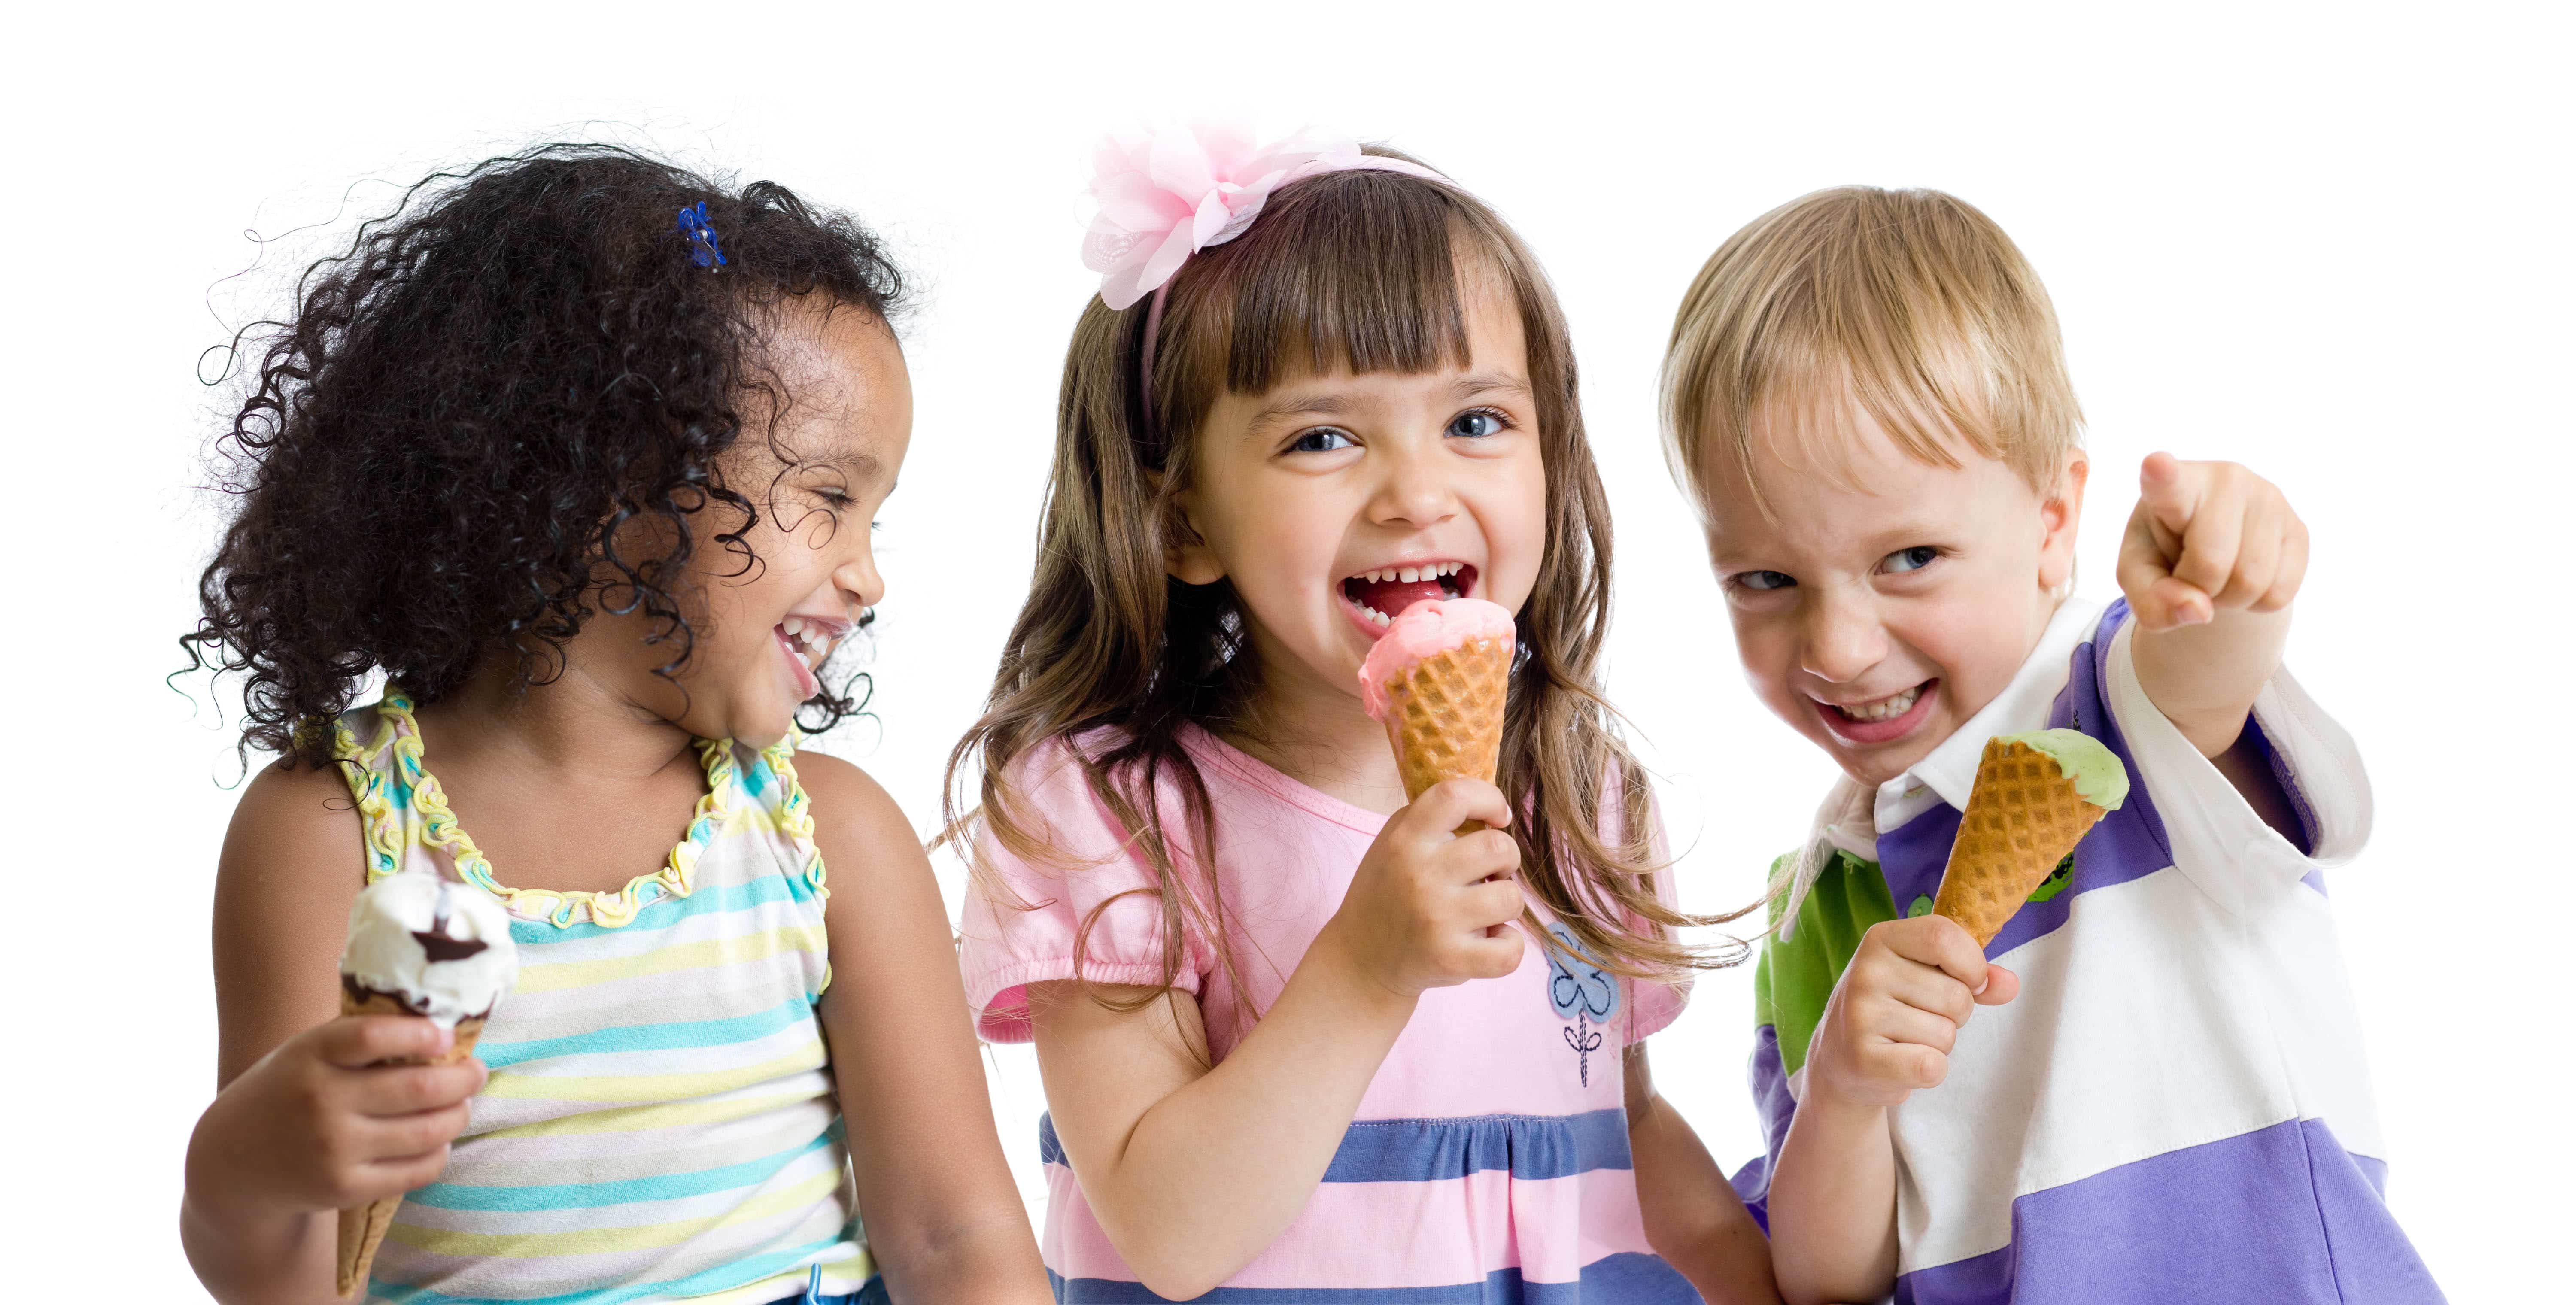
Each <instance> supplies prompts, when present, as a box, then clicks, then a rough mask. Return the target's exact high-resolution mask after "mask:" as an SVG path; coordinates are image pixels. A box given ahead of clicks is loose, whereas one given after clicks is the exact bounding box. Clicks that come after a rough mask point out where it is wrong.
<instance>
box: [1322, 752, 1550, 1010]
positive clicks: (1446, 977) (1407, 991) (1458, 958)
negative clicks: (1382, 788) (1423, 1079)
mask: <svg viewBox="0 0 2576 1305" xmlns="http://www.w3.org/2000/svg"><path fill="white" fill-rule="evenodd" d="M1470 820H1480V821H1483V822H1484V823H1485V824H1486V825H1487V826H1488V828H1485V829H1480V830H1478V831H1476V832H1475V833H1472V834H1468V835H1466V836H1464V837H1453V836H1452V834H1451V831H1452V830H1455V829H1456V828H1457V827H1458V826H1460V825H1461V824H1464V823H1466V822H1467V821H1470ZM1511 820H1512V812H1511V807H1510V804H1508V803H1506V802H1504V801H1503V794H1502V790H1500V789H1498V788H1495V787H1494V786H1493V785H1491V784H1488V783H1486V782H1484V781H1483V780H1476V779H1451V780H1443V781H1441V782H1440V783H1438V784H1435V785H1433V786H1432V787H1430V788H1429V789H1426V790H1424V791H1423V794H1422V796H1421V797H1420V798H1418V799H1416V800H1415V801H1414V803H1413V804H1412V805H1411V806H1408V807H1406V808H1405V809H1403V810H1402V811H1398V812H1396V813H1395V814H1394V815H1393V816H1390V817H1388V818H1387V822H1386V828H1384V829H1382V830H1380V831H1378V836H1377V842H1376V843H1375V844H1373V845H1371V846H1370V848H1369V850H1368V855H1367V856H1364V857H1362V858H1360V868H1359V870H1358V871H1357V872H1356V873H1355V874H1354V875H1353V876H1352V878H1351V887H1350V891H1349V892H1347V893H1345V894H1343V896H1342V906H1341V909H1340V910H1339V911H1336V912H1334V914H1333V918H1332V920H1331V922H1330V923H1328V924H1326V925H1325V926H1324V935H1325V936H1324V938H1319V939H1318V940H1317V941H1318V943H1322V942H1324V941H1326V940H1327V939H1329V940H1332V941H1334V942H1337V943H1338V944H1339V945H1340V947H1341V949H1342V953H1343V954H1344V955H1346V956H1347V957H1348V958H1349V959H1350V961H1351V962H1352V963H1353V964H1354V965H1355V966H1356V967H1357V968H1358V969H1359V970H1360V972H1361V973H1362V974H1363V975H1364V976H1365V977H1366V978H1368V979H1369V980H1371V981H1373V982H1375V983H1377V984H1379V985H1380V986H1382V987H1384V988H1386V989H1387V990H1388V991H1389V992H1392V993H1394V994H1395V995H1397V996H1399V997H1403V998H1406V999H1408V1000H1409V999H1411V998H1414V997H1418V996H1420V995H1422V992H1423V990H1424V989H1427V988H1442V987H1447V986H1449V985H1451V984H1458V983H1464V982H1466V981H1467V980H1469V979H1495V978H1500V977H1502V976H1503V975H1506V974H1509V973H1511V972H1512V971H1513V970H1514V969H1517V968H1519V966H1520V963H1521V937H1520V931H1519V930H1517V929H1511V928H1506V927H1504V926H1507V925H1509V924H1510V923H1511V922H1512V921H1514V920H1517V919H1519V918H1520V915H1521V886H1520V882H1519V879H1518V871H1519V870H1520V862H1521V857H1520V848H1519V846H1518V845H1517V844H1515V843H1514V842H1512V836H1511V835H1510V834H1507V833H1505V832H1503V831H1504V829H1505V828H1507V827H1508V826H1509V825H1510V824H1511Z"/></svg>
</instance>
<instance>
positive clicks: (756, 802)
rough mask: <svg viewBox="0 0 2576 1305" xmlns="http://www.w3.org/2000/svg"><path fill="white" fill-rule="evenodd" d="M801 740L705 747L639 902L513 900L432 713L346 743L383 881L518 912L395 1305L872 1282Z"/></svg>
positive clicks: (705, 1293)
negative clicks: (677, 831) (495, 996)
mask: <svg viewBox="0 0 2576 1305" xmlns="http://www.w3.org/2000/svg"><path fill="white" fill-rule="evenodd" d="M793 753H794V747H793V745H792V744H790V743H782V744H779V745H777V746H773V747H769V748H763V749H758V750H754V749H751V748H748V747H742V746H738V745H736V744H734V743H732V742H730V741H726V740H709V741H703V742H701V743H700V744H699V755H700V759H701V761H702V762H703V763H704V765H705V767H706V773H707V791H706V795H705V796H704V797H703V798H701V799H700V800H699V803H698V808H697V813H696V816H695V818H694V819H693V820H691V822H690V824H689V827H688V832H687V834H686V835H685V836H684V837H683V839H682V841H681V842H680V844H679V846H677V847H674V848H673V849H671V854H670V857H669V859H668V861H667V862H666V863H665V864H664V865H663V866H662V867H661V868H660V869H658V870H656V871H654V872H653V873H650V874H644V875H638V876H637V877H636V878H635V879H634V880H633V881H631V882H630V883H628V884H627V885H626V887H625V888H624V889H623V890H621V891H618V892H613V893H603V892H571V893H564V892H552V891H548V890H544V889H513V888H508V887H504V886H503V885H502V884H501V882H500V881H499V880H498V879H497V878H496V877H495V871H494V869H493V866H492V864H491V862H490V861H488V860H487V859H485V857H484V856H483V854H482V852H481V851H479V850H477V849H476V847H475V846H474V840H473V839H471V838H469V837H467V836H466V833H465V830H464V829H463V828H462V827H460V826H459V824H458V822H457V817H456V814H455V813H454V812H453V811H450V810H449V809H448V806H447V798H446V794H445V793H444V792H442V791H441V790H440V788H439V784H438V780H437V779H436V777H434V776H432V775H431V774H430V773H429V771H428V770H427V769H426V768H425V767H424V766H423V764H422V761H421V736H420V727H419V724H418V722H417V721H416V720H415V719H414V718H413V716H412V713H411V703H410V701H409V700H408V699H406V698H405V697H404V696H403V695H402V694H401V693H400V692H399V691H398V690H394V689H388V690H387V691H386V693H385V697H384V701H382V702H380V703H378V704H376V705H374V706H370V707H360V708H357V709H355V710H353V711H350V712H349V713H347V714H346V715H344V716H342V717H341V718H340V720H339V722H338V728H337V738H336V743H335V754H336V755H337V756H338V758H339V759H340V761H341V762H342V763H343V765H342V769H343V771H344V772H345V773H346V775H347V778H348V780H349V788H350V792H351V793H352V794H354V795H355V797H356V799H357V806H358V813H359V818H360V820H361V821H362V822H363V826H364V829H365V833H366V861H367V867H366V874H367V880H368V882H370V883H372V882H374V881H376V880H378V879H382V878H384V877H385V876H387V875H391V874H395V873H397V872H399V871H401V870H403V869H405V868H427V869H431V870H433V871H435V872H437V873H440V874H443V875H446V876H447V877H449V878H451V879H454V880H457V881H460V882H462V883H465V884H468V885H471V886H473V887H475V888H478V889H480V890H482V891H484V892H487V893H490V894H492V896H493V897H494V898H495V899H496V900H498V901H499V902H500V903H501V905H502V907H503V908H504V909H505V910H507V911H508V912H509V913H510V916H511V924H510V937H511V940H512V941H514V942H516V943H517V944H518V948H519V958H520V966H519V981H518V986H517V987H516V988H514V989H513V990H512V991H511V992H510V994H509V995H508V996H506V997H504V998H503V999H502V1000H501V1003H500V1005H499V1006H498V1007H497V1008H496V1009H495V1010H494V1011H493V1012H492V1017H491V1019H490V1021H489V1022H487V1023H486V1024H485V1025H484V1029H483V1035H482V1040H481V1041H480V1042H479V1043H478V1044H477V1046H476V1048H475V1055H477V1056H478V1057H480V1058H481V1059H482V1061H483V1063H484V1064H485V1065H487V1066H488V1067H490V1069H491V1079H490V1081H489V1082H488V1083H486V1084H485V1086H484V1088H483V1091H482V1094H481V1095H479V1096H477V1097H475V1098H474V1100H473V1103H472V1107H471V1109H472V1121H471V1122H470V1123H469V1124H468V1125H467V1126H466V1129H465V1132H464V1133H463V1134H462V1135H461V1136H459V1137H458V1138H457V1139H456V1142H455V1145H454V1147H453V1148H452V1149H451V1151H450V1153H449V1158H448V1162H447V1169H446V1172H445V1173H444V1174H442V1175H441V1176H440V1177H439V1180H438V1181H437V1182H434V1183H431V1184H430V1185H429V1186H427V1187H423V1188H421V1189H419V1190H417V1191H415V1192H412V1193H411V1194H410V1195H409V1196H407V1197H405V1198H404V1200H403V1203H402V1205H401V1206H400V1207H399V1208H398V1209H397V1211H396V1212H395V1215H394V1223H393V1227H392V1230H391V1231H390V1232H389V1233H387V1235H386V1237H385V1241H384V1246H383V1248H382V1249H381V1250H379V1251H378V1252H377V1255H376V1261H375V1269H374V1274H373V1276H372V1279H371V1280H370V1281H369V1283H368V1285H367V1299H368V1300H369V1301H371V1302H383V1303H385V1305H447V1303H448V1302H466V1301H511V1302H522V1303H525V1302H544V1303H545V1305H575V1303H576V1302H578V1303H579V1305H629V1303H632V1305H652V1303H653V1302H657V1301H677V1300H687V1301H693V1302H699V1303H700V1305H760V1303H765V1302H769V1301H775V1300H779V1299H781V1298H784V1297H792V1296H795V1295H796V1294H797V1293H798V1292H799V1291H801V1290H803V1289H804V1288H805V1287H806V1286H807V1285H808V1280H809V1277H810V1275H811V1273H812V1271H813V1270H814V1269H815V1268H816V1267H817V1266H819V1267H820V1269H821V1272H822V1283H821V1285H822V1288H823V1290H824V1291H826V1292H829V1293H845V1292H853V1291H857V1290H858V1289H859V1288H860V1287H861V1286H863V1285H865V1283H866V1281H867V1279H868V1278H869V1276H870V1275H871V1272H872V1269H871V1265H870V1262H869V1258H868V1252H867V1242H866V1239H865V1237H864V1235H863V1234H862V1232H861V1230H860V1227H859V1219H858V1201H857V1195H856V1191H855V1189H854V1187H853V1185H852V1181H851V1177H850V1166H849V1152H848V1149H847V1148H846V1146H845V1145H844V1143H843V1140H842V1124H841V1117H840V1108H839V1105H838V1098H837V1097H836V1095H835V1093H834V1088H833V1081H832V1075H831V1066H830V1062H829V1059H828V1057H827V1055H826V1053H825V1051H824V1045H823V1031H822V1026H821V1024H820V1023H819V1022H818V1021H817V1020H816V1018H815V1013H814V1004H815V1002H816V1001H817V1000H818V999H819V998H820V997H821V995H822V992H823V989H824V987H825V986H826V985H827V984H828V983H830V981H831V970H830V966H829V964H828V961H827V954H826V951H825V948H824V933H823V899H824V898H825V896H827V894H826V892H825V890H824V886H823V858H822V854H821V853H820V852H819V851H817V850H816V848H815V846H814V822H813V818H812V816H811V814H810V813H809V812H808V810H807V807H806V798H805V790H804V789H803V788H802V787H801V786H800V785H798V783H797V782H796V769H795V766H794V764H793V761H792V759H791V758H792V755H793Z"/></svg>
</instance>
